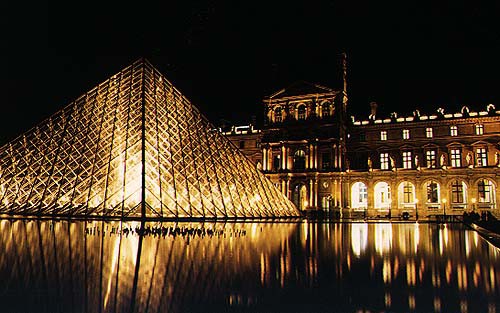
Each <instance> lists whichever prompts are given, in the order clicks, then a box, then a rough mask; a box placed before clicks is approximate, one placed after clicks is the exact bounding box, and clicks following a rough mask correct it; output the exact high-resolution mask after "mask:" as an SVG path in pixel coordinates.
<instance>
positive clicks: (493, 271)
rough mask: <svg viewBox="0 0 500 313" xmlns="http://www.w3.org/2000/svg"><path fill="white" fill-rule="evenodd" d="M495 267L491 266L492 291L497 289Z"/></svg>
mask: <svg viewBox="0 0 500 313" xmlns="http://www.w3.org/2000/svg"><path fill="white" fill-rule="evenodd" d="M495 276H496V275H495V269H494V268H490V287H491V288H490V289H491V292H492V293H493V292H494V291H495V288H496V286H495Z"/></svg>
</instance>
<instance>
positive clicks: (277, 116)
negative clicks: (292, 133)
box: [274, 107, 283, 123]
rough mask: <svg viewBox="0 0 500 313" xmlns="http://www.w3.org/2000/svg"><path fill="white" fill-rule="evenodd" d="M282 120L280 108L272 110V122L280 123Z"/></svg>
mask: <svg viewBox="0 0 500 313" xmlns="http://www.w3.org/2000/svg"><path fill="white" fill-rule="evenodd" d="M282 120H283V116H282V113H281V108H280V107H277V108H276V109H274V122H275V123H281V121H282Z"/></svg>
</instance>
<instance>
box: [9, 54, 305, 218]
mask: <svg viewBox="0 0 500 313" xmlns="http://www.w3.org/2000/svg"><path fill="white" fill-rule="evenodd" d="M0 213H10V214H20V215H62V216H119V217H153V218H155V217H157V218H198V217H199V218H233V217H280V216H297V215H298V212H297V210H296V208H295V207H294V206H293V204H292V203H291V202H290V201H289V200H288V199H287V198H286V197H285V196H284V195H283V194H282V193H281V192H279V191H278V190H277V189H276V188H275V187H274V186H273V184H272V183H271V182H270V181H269V180H268V179H267V178H265V177H264V175H263V174H262V173H260V172H259V171H258V170H257V169H255V166H254V165H253V164H252V163H251V161H250V160H248V159H247V158H246V157H245V156H244V155H243V154H242V153H241V152H240V151H239V150H238V149H237V148H236V147H235V146H234V145H233V144H231V143H230V141H229V140H228V139H227V138H225V137H224V136H222V135H221V134H220V133H219V131H217V130H216V129H215V127H213V126H212V125H211V124H210V123H209V122H208V120H207V119H206V118H205V117H204V116H203V115H202V114H201V113H200V111H199V110H198V109H197V108H196V107H195V106H194V105H192V104H191V103H190V102H189V101H188V100H187V99H186V98H185V97H184V96H183V95H182V94H181V93H180V92H179V91H178V90H177V89H176V88H175V87H174V86H173V85H172V84H171V83H170V82H169V81H168V80H167V79H165V78H164V77H163V76H162V74H161V73H159V71H158V70H156V69H155V68H154V67H153V66H152V65H151V64H150V63H149V62H147V61H145V60H139V61H137V62H135V63H134V64H132V65H130V66H128V67H126V68H125V69H123V70H122V71H121V72H119V73H117V74H116V75H114V76H112V77H111V78H110V79H108V80H106V81H104V82H103V83H101V84H99V85H98V86H97V87H95V88H93V89H92V90H90V91H89V92H87V93H86V94H84V95H82V96H81V97H79V98H78V99H77V100H76V101H74V102H73V103H71V104H69V105H68V106H66V107H65V108H63V109H62V110H60V111H59V112H57V113H56V114H54V115H53V116H51V117H50V118H48V119H47V120H46V121H44V122H42V123H41V124H40V125H38V126H36V127H35V128H33V129H31V130H30V131H28V132H26V133H24V134H23V135H21V136H19V137H18V138H16V139H15V140H13V141H12V142H10V143H8V144H6V145H4V146H3V147H1V148H0Z"/></svg>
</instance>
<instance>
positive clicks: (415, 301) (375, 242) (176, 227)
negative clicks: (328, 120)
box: [0, 220, 500, 312]
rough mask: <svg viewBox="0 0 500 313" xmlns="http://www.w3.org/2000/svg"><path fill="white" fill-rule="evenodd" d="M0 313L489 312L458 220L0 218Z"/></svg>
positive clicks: (496, 307)
mask: <svg viewBox="0 0 500 313" xmlns="http://www.w3.org/2000/svg"><path fill="white" fill-rule="evenodd" d="M0 282H1V284H0V311H2V312H4V311H5V312H242V311H244V312H412V311H413V312H499V311H500V250H499V249H497V248H495V247H493V246H492V245H490V244H489V243H488V242H486V241H485V240H483V239H482V238H481V237H480V236H479V235H478V234H477V233H476V232H473V231H470V230H468V229H465V228H464V227H463V226H461V225H459V224H449V225H438V224H416V223H310V222H296V223H292V222H274V223H269V222H262V223H221V222H217V223H145V224H142V225H141V224H140V223H139V222H118V221H113V222H103V221H72V222H68V221H47V220H1V221H0Z"/></svg>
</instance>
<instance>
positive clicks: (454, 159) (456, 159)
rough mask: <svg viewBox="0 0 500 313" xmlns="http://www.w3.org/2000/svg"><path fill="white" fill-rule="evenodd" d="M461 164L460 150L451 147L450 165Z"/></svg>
mask: <svg viewBox="0 0 500 313" xmlns="http://www.w3.org/2000/svg"><path fill="white" fill-rule="evenodd" d="M461 166H462V152H461V151H460V149H451V167H461Z"/></svg>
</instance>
